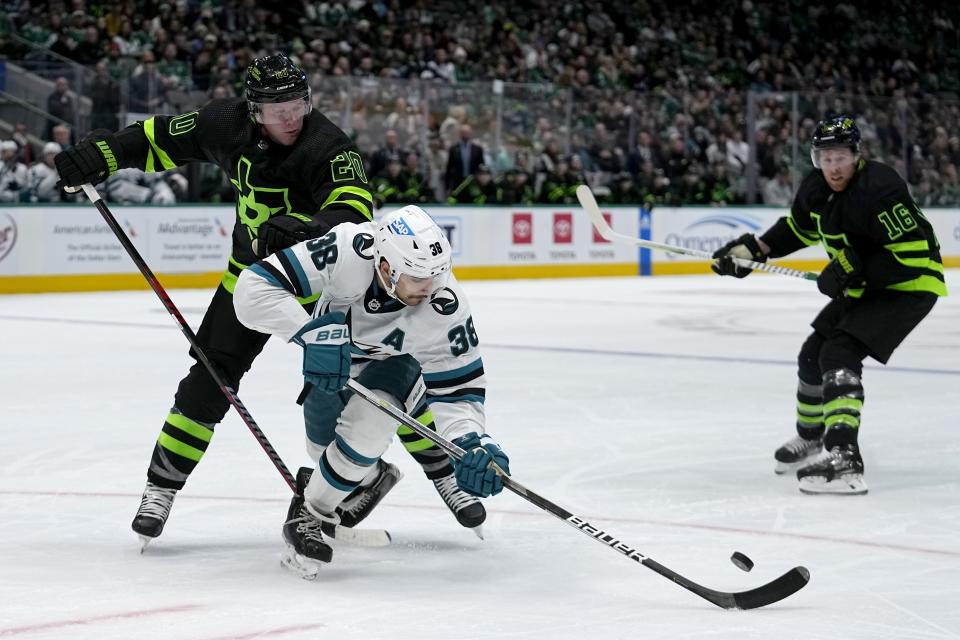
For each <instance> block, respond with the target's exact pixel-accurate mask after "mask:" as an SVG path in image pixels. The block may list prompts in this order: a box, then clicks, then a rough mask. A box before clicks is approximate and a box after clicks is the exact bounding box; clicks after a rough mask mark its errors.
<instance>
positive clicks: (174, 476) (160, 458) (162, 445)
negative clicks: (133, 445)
mask: <svg viewBox="0 0 960 640" xmlns="http://www.w3.org/2000/svg"><path fill="white" fill-rule="evenodd" d="M213 427H214V425H212V424H203V423H201V422H197V421H195V420H191V419H190V418H188V417H187V416H185V415H183V414H182V413H180V412H179V411H178V410H177V409H176V407H174V408H173V409H172V410H171V411H170V413H169V414H168V415H167V420H166V422H164V424H163V429H162V430H161V431H160V437H158V438H157V443H156V444H155V445H154V447H153V456H152V457H151V459H150V469H149V470H148V471H147V479H148V480H149V481H150V482H152V483H153V484H155V485H157V486H159V487H165V488H167V489H177V490H178V491H179V490H180V489H182V488H183V485H184V484H185V483H186V481H187V478H188V477H189V476H190V474H191V473H192V472H193V470H194V468H196V466H197V463H199V462H200V458H202V457H203V454H204V453H205V452H206V450H207V447H208V446H209V445H210V440H211V439H212V438H213Z"/></svg>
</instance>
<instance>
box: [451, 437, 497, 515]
mask: <svg viewBox="0 0 960 640" xmlns="http://www.w3.org/2000/svg"><path fill="white" fill-rule="evenodd" d="M453 443H454V444H455V445H457V446H458V447H460V448H461V449H464V450H465V451H466V452H467V453H466V454H465V455H464V456H463V458H461V459H460V460H457V461H455V462H454V473H455V474H456V478H457V484H458V485H459V486H460V488H461V489H463V490H464V491H466V492H467V493H469V494H470V495H474V496H477V497H479V498H486V497H487V496H492V495H496V494H498V493H500V492H501V491H502V490H503V481H502V480H501V479H500V474H498V473H497V472H496V471H495V470H494V469H493V467H492V466H490V463H494V464H496V465H497V466H498V467H500V469H502V470H503V472H504V473H505V474H507V475H510V459H509V458H508V457H507V454H505V453H504V452H503V449H501V448H500V445H498V444H497V443H496V442H494V441H493V438H491V437H490V436H488V435H479V434H477V433H476V432H473V431H472V432H470V433H468V434H466V435H463V436H460V437H459V438H457V439H455V440H454V441H453Z"/></svg>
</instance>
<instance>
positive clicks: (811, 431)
mask: <svg viewBox="0 0 960 640" xmlns="http://www.w3.org/2000/svg"><path fill="white" fill-rule="evenodd" d="M822 398H823V386H822V385H819V384H810V383H808V382H804V381H803V380H800V381H798V383H797V433H798V434H799V435H800V437H801V438H803V439H804V440H819V439H820V438H822V437H823V429H824V427H823V400H822Z"/></svg>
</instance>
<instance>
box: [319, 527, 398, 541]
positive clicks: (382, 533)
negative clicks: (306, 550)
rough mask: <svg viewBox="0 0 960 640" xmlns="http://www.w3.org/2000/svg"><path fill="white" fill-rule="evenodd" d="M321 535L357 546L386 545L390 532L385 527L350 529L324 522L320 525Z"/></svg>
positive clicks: (389, 538) (389, 539)
mask: <svg viewBox="0 0 960 640" xmlns="http://www.w3.org/2000/svg"><path fill="white" fill-rule="evenodd" d="M321 530H322V531H323V535H325V536H327V537H328V538H330V539H331V540H336V541H337V542H345V543H347V544H353V545H356V546H358V547H386V546H388V545H389V544H390V541H391V539H392V538H391V537H390V532H389V531H387V530H386V529H350V528H348V527H344V526H341V525H339V524H338V525H332V524H330V523H329V522H324V523H323V524H322V525H321Z"/></svg>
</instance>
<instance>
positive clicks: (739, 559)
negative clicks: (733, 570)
mask: <svg viewBox="0 0 960 640" xmlns="http://www.w3.org/2000/svg"><path fill="white" fill-rule="evenodd" d="M730 562H732V563H733V564H734V566H736V567H737V569H740V570H741V571H750V570H751V569H753V560H751V559H750V558H748V557H747V556H745V555H744V554H742V553H740V552H739V551H734V552H733V555H732V556H730Z"/></svg>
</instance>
